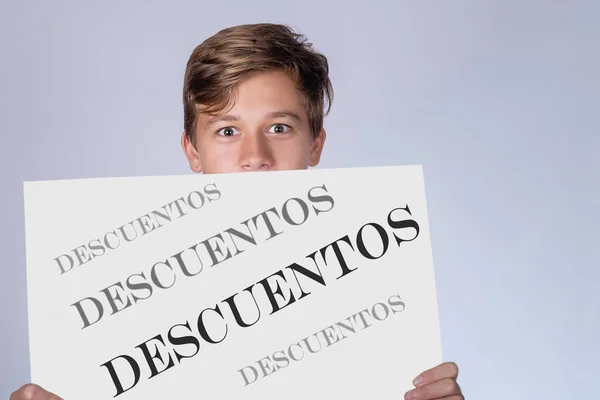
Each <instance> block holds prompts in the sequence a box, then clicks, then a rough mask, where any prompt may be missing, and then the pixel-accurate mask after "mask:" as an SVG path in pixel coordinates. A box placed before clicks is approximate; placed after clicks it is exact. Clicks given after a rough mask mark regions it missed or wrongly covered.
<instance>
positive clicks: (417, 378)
mask: <svg viewBox="0 0 600 400" xmlns="http://www.w3.org/2000/svg"><path fill="white" fill-rule="evenodd" d="M421 383H423V377H422V376H421V375H419V376H417V377H416V378H415V380H414V381H413V385H415V386H419V385H420V384H421Z"/></svg>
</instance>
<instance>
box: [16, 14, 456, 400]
mask: <svg viewBox="0 0 600 400" xmlns="http://www.w3.org/2000/svg"><path fill="white" fill-rule="evenodd" d="M332 99H333V88H332V85H331V82H330V80H329V66H328V62H327V59H326V58H325V57H324V56H323V55H322V54H319V53H317V52H315V51H314V50H313V49H312V45H311V44H310V43H308V42H306V39H305V38H304V37H303V36H301V35H299V34H296V33H294V32H293V31H292V30H291V29H290V28H288V27H286V26H282V25H275V24H253V25H241V26H236V27H231V28H228V29H225V30H222V31H220V32H218V33H217V34H215V35H214V36H212V37H210V38H209V39H207V40H206V41H205V42H203V43H202V44H201V45H199V46H198V47H197V48H196V49H195V50H194V51H193V53H192V55H191V56H190V59H189V61H188V64H187V68H186V71H185V78H184V88H183V104H184V132H183V134H182V137H181V145H182V147H183V151H184V153H185V155H186V157H187V159H188V162H189V164H190V168H191V169H192V171H194V172H196V173H206V174H210V173H229V172H245V171H270V170H290V169H306V168H308V167H309V166H311V167H312V166H316V165H317V164H318V163H319V160H320V157H321V152H322V150H323V146H324V144H325V138H326V133H325V130H324V129H323V118H324V116H325V115H326V114H327V112H328V110H329V107H330V105H331V102H332ZM457 375H458V367H457V366H456V364H454V363H443V364H441V365H439V366H437V367H435V368H433V369H430V370H428V371H425V372H423V373H422V374H421V375H419V377H417V378H416V379H415V381H414V384H415V386H416V388H415V389H413V390H411V391H409V392H408V393H406V394H405V399H407V400H409V399H418V400H420V399H423V400H425V399H427V400H433V399H440V400H441V399H443V400H460V399H463V396H462V394H461V389H460V387H459V386H458V384H457V383H456V378H457ZM399 398H400V396H399ZM10 399H11V400H21V399H23V400H25V399H27V400H36V399H40V400H58V399H59V397H57V396H55V395H53V394H51V393H48V392H47V391H45V390H43V389H42V388H40V387H38V386H36V385H25V386H23V387H22V388H21V389H19V390H18V391H17V392H15V393H13V394H12V396H11V397H10Z"/></svg>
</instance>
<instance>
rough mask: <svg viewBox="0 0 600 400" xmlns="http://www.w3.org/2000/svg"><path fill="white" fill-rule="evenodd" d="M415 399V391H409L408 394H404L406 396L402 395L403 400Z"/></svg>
mask: <svg viewBox="0 0 600 400" xmlns="http://www.w3.org/2000/svg"><path fill="white" fill-rule="evenodd" d="M416 398H417V391H416V390H411V391H409V392H406V394H405V395H404V399H405V400H414V399H416Z"/></svg>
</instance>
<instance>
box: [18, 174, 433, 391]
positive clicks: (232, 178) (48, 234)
mask: <svg viewBox="0 0 600 400" xmlns="http://www.w3.org/2000/svg"><path fill="white" fill-rule="evenodd" d="M24 189H25V220H26V240H27V279H28V304H29V330H30V354H31V378H32V381H33V382H35V383H37V384H40V385H41V386H43V387H45V388H46V389H47V390H50V391H52V392H54V393H56V394H58V395H60V396H62V397H63V398H67V399H69V398H70V399H88V400H93V399H111V398H115V397H116V398H118V399H123V400H128V399H163V398H190V397H191V398H210V399H212V400H216V399H237V398H244V399H279V398H285V399H290V400H291V399H306V398H315V399H321V398H352V399H355V398H370V399H378V400H384V399H398V398H401V397H402V396H403V394H404V392H405V391H407V390H409V389H411V388H412V384H411V382H412V379H413V378H414V377H415V376H416V375H417V374H418V373H420V372H422V371H423V370H425V369H429V368H431V367H433V366H436V365H438V364H439V363H440V362H441V344H440V333H439V327H438V314H437V300H436V291H435V281H434V270H433V262H432V253H431V245H430V238H429V222H428V218H427V208H426V201H425V190H424V181H423V174H422V169H421V167H420V166H402V167H376V168H348V169H328V170H327V169H321V170H318V169H317V170H308V171H281V172H260V173H240V174H217V175H186V176H162V177H133V178H106V179H87V180H83V179H82V180H65V181H45V182H26V183H25V185H24Z"/></svg>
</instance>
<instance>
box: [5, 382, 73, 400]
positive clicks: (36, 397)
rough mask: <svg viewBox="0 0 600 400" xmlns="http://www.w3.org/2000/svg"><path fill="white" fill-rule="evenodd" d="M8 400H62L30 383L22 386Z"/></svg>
mask: <svg viewBox="0 0 600 400" xmlns="http://www.w3.org/2000/svg"><path fill="white" fill-rule="evenodd" d="M10 400H62V399H61V398H60V397H58V396H57V395H55V394H54V393H50V392H48V391H46V390H44V389H42V388H41V387H40V386H38V385H34V384H32V383H30V384H27V385H23V386H22V387H21V388H20V389H19V390H17V391H16V392H14V393H13V394H11V395H10Z"/></svg>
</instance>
